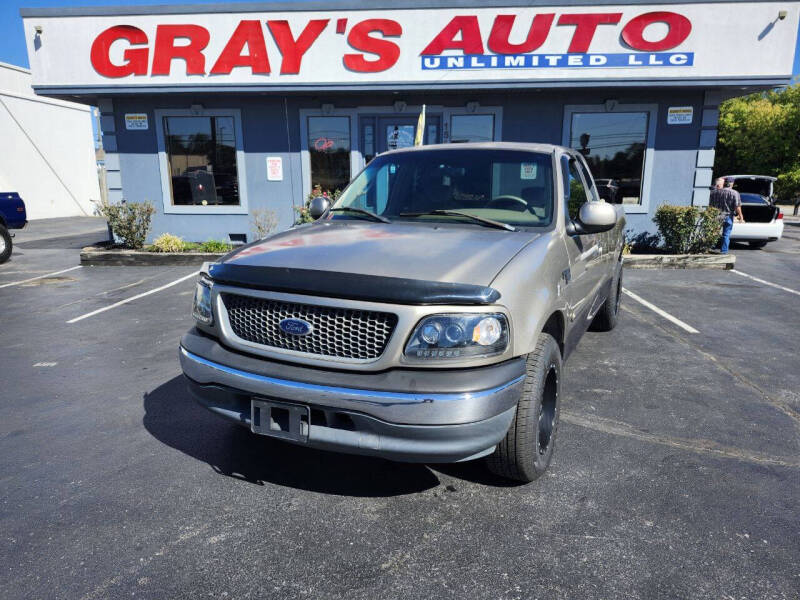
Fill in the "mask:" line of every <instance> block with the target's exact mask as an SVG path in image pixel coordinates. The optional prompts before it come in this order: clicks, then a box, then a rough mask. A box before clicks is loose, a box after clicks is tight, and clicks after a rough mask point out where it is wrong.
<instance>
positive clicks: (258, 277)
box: [208, 263, 500, 305]
mask: <svg viewBox="0 0 800 600" xmlns="http://www.w3.org/2000/svg"><path fill="white" fill-rule="evenodd" d="M208 275H209V277H211V279H213V280H214V281H216V282H219V283H222V284H227V285H233V286H239V287H246V288H251V289H257V290H266V291H271V292H283V293H286V294H303V295H308V296H324V297H328V298H343V299H347V300H362V301H365V302H386V303H390V304H392V303H394V304H412V305H413V304H458V305H462V304H463V305H469V304H473V305H474V304H494V303H495V302H497V301H498V300H499V299H500V292H498V291H497V290H496V289H494V288H491V287H488V286H482V285H472V284H467V283H447V282H440V281H424V280H419V279H403V278H400V277H383V276H376V275H359V274H358V273H334V272H331V271H318V270H315V269H290V268H285V267H254V266H245V265H231V264H225V263H223V264H212V265H209V267H208Z"/></svg>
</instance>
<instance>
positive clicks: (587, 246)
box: [561, 155, 602, 354]
mask: <svg viewBox="0 0 800 600" xmlns="http://www.w3.org/2000/svg"><path fill="white" fill-rule="evenodd" d="M561 171H562V176H563V180H564V198H563V204H564V211H565V215H564V217H565V219H566V223H567V224H569V222H570V220H572V219H577V217H578V211H579V210H580V207H581V206H582V205H583V203H584V202H588V201H589V200H590V198H591V196H590V195H589V192H588V189H587V185H586V183H585V181H584V178H583V175H582V174H581V170H580V168H579V163H578V159H577V158H575V157H570V156H568V155H564V156H562V157H561ZM564 243H565V245H566V248H567V254H568V256H569V272H568V273H566V274H563V275H562V284H561V285H562V286H563V290H564V292H563V293H564V297H565V300H566V304H567V315H566V316H567V327H566V329H567V331H566V340H565V346H566V347H565V351H566V353H567V354H568V353H569V352H570V351H571V350H572V348H574V347H575V345H576V344H577V343H578V340H580V338H581V336H582V335H583V333H584V332H585V331H586V329H587V328H588V327H589V323H591V318H592V317H594V314H595V313H596V311H597V309H598V308H599V306H595V303H596V302H597V301H598V299H597V292H598V289H597V288H598V287H599V284H600V278H601V274H602V263H601V260H602V256H601V255H602V250H601V248H600V245H599V243H598V235H596V234H588V235H566V236H565V237H564Z"/></svg>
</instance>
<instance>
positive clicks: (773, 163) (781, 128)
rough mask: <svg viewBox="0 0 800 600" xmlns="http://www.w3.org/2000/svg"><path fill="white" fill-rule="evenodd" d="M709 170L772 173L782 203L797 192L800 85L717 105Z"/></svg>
mask: <svg viewBox="0 0 800 600" xmlns="http://www.w3.org/2000/svg"><path fill="white" fill-rule="evenodd" d="M714 170H715V172H716V175H717V176H720V175H730V174H733V173H753V174H756V175H773V176H775V177H777V178H778V182H777V183H776V186H775V193H776V195H777V196H778V197H779V198H780V199H781V200H782V201H783V202H789V201H791V200H792V199H793V198H794V197H795V196H797V195H798V194H800V84H798V85H793V86H790V87H787V88H785V89H783V90H778V91H769V92H759V93H757V94H751V95H749V96H744V97H742V98H733V99H731V100H727V101H725V102H723V103H722V105H721V106H720V118H719V141H718V143H717V152H716V160H715V169H714Z"/></svg>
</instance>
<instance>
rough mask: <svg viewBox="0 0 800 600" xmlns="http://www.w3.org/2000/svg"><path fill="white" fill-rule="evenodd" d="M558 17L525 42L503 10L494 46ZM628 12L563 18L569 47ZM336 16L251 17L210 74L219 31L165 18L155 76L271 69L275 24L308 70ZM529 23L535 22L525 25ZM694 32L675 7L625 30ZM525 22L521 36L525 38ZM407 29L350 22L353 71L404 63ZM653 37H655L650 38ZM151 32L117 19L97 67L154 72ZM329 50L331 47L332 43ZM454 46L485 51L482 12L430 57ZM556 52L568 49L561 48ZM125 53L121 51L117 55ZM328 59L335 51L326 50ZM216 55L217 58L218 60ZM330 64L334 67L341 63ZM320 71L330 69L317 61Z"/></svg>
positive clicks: (639, 43) (636, 40)
mask: <svg viewBox="0 0 800 600" xmlns="http://www.w3.org/2000/svg"><path fill="white" fill-rule="evenodd" d="M555 17H556V15H555V14H554V13H542V14H537V15H534V16H533V18H532V19H531V22H530V26H529V27H528V30H527V33H526V35H525V38H524V41H520V42H519V43H512V42H511V38H512V30H513V28H514V25H515V24H516V18H517V15H514V14H503V15H497V16H496V17H495V18H494V21H493V22H492V28H491V31H490V32H489V37H488V40H487V50H486V51H487V52H491V53H494V54H499V55H503V54H505V55H508V54H526V53H530V52H534V51H536V50H538V49H539V48H541V47H542V46H543V45H544V44H545V43H546V41H547V39H548V37H549V34H550V31H551V29H552V27H553V23H554V21H555ZM621 18H622V13H568V14H563V15H561V16H560V17H559V18H558V21H557V24H558V25H559V26H572V27H574V28H575V30H574V32H573V33H572V38H571V39H570V42H569V46H568V48H567V49H566V50H567V52H569V53H579V54H584V53H587V52H589V51H590V47H591V45H592V42H593V40H594V37H595V33H596V32H597V28H598V27H599V26H600V25H618V24H619V23H620V19H621ZM329 21H330V19H311V20H309V21H308V22H307V23H306V25H305V27H304V28H303V30H302V31H301V32H300V34H299V35H298V36H297V38H295V37H294V34H293V33H292V28H291V26H290V25H289V22H288V21H286V20H270V21H267V22H266V23H264V22H260V21H257V20H243V21H240V22H239V23H238V25H237V26H236V29H235V30H234V31H233V33H232V34H231V35H230V37H229V38H228V40H227V41H226V42H225V45H224V47H223V49H222V52H220V54H219V56H218V57H216V61H215V62H214V66H213V67H212V68H211V71H210V72H207V71H206V49H207V47H208V44H209V41H210V39H211V33H210V32H209V30H208V29H206V28H205V27H202V26H200V25H193V24H181V25H178V24H165V25H158V26H156V28H155V41H154V42H153V47H152V66H151V68H150V75H170V74H171V69H172V61H173V60H174V59H180V60H183V61H184V62H185V74H186V75H201V76H203V75H206V74H208V75H230V74H231V72H232V71H233V69H235V68H237V67H249V68H250V73H251V74H253V75H269V74H270V73H271V68H270V62H269V56H268V52H267V46H266V41H265V31H264V27H265V25H266V28H267V29H269V31H270V33H271V34H272V37H273V38H274V40H275V44H276V45H277V47H278V50H279V51H280V52H281V69H280V73H281V74H282V75H297V74H299V73H300V69H301V65H302V61H303V57H304V56H305V54H306V53H307V52H308V50H309V49H310V48H311V46H313V45H314V44H315V43H316V41H317V40H318V39H320V37H321V36H322V34H323V32H324V30H325V29H326V27H327V25H328V22H329ZM655 23H663V24H664V25H666V33H664V34H663V35H662V36H661V39H659V40H652V39H646V38H645V32H646V31H647V29H648V27H650V26H651V25H653V24H655ZM525 26H527V20H526V22H525V24H524V25H521V27H525ZM346 29H347V19H344V18H340V19H337V20H336V33H337V34H344V33H345V31H346ZM691 31H692V23H691V21H689V19H688V18H686V17H685V16H683V15H681V14H679V13H674V12H668V11H654V12H648V13H645V14H641V15H638V16H636V17H634V18H632V19H631V20H630V21H628V22H627V23H626V24H625V25H624V26H623V27H622V29H621V43H622V44H624V45H627V46H628V47H629V48H630V49H632V50H635V51H640V52H662V51H666V50H670V49H672V48H675V47H676V46H678V45H680V44H682V43H683V42H685V41H686V39H687V38H688V37H689V35H690V34H691ZM523 33H525V30H524V28H523V29H522V30H521V31H519V35H515V36H514V38H515V39H518V40H522V35H521V34H523ZM402 35H403V27H402V26H401V24H400V23H399V22H398V21H396V20H394V19H366V20H363V21H361V22H359V23H356V24H355V25H354V26H353V27H352V28H350V30H349V33H348V35H347V43H348V44H349V45H350V47H351V48H353V49H354V50H355V52H350V53H344V54H342V55H340V56H341V60H342V62H343V64H344V66H345V67H346V68H347V69H349V70H350V71H355V72H359V73H378V72H381V71H386V70H387V69H390V68H392V67H393V66H394V65H396V64H397V62H398V60H399V59H400V54H401V48H400V45H399V44H398V43H395V42H394V41H392V40H391V39H389V38H399V37H401V36H402ZM650 37H651V38H652V36H650ZM340 39H341V38H336V37H335V36H334V35H333V32H332V31H331V35H329V36H328V38H327V40H326V42H327V43H328V44H331V46H330V48H335V47H337V44H338V47H341V46H343V45H344V44H339V42H337V41H336V40H340ZM149 41H150V40H149V39H148V35H147V34H146V33H145V31H143V30H142V29H139V28H138V27H133V26H131V25H116V26H114V27H110V28H109V29H106V30H105V31H103V32H102V33H100V34H99V35H98V36H97V37H96V38H95V40H94V41H93V42H92V46H91V50H90V59H91V63H92V66H93V67H94V69H95V70H96V71H97V73H99V74H100V75H102V76H103V77H108V78H120V77H128V76H130V75H133V76H143V75H147V74H148V64H149V60H150V50H151V49H150V48H149V47H148V43H149ZM118 42H119V43H120V44H122V43H123V42H126V43H127V46H125V47H124V48H123V49H122V53H121V55H122V59H121V60H118V61H117V62H112V60H111V56H110V53H111V47H112V45H114V44H115V43H118ZM326 49H327V47H326ZM448 51H459V52H461V53H462V54H466V55H482V54H484V40H483V37H482V35H481V30H480V24H479V21H478V17H477V16H475V15H458V16H455V17H453V18H452V19H451V20H450V21H449V22H448V23H447V25H445V26H444V28H443V29H442V30H441V31H440V32H439V33H438V34H437V35H436V36H435V37H434V38H433V40H431V42H430V43H429V44H428V45H427V46H425V48H424V49H423V50H422V52H421V53H420V54H421V55H423V56H437V55H441V54H444V53H445V52H448ZM553 51H554V52H558V51H561V52H563V51H564V49H563V48H560V49H553ZM116 55H117V54H116V53H115V56H116ZM325 58H326V59H327V60H335V57H333V56H328V55H326V57H325ZM211 59H212V57H209V60H211ZM334 65H335V63H333V62H332V63H330V65H329V66H334ZM317 67H318V69H324V68H325V67H324V66H322V67H320V66H317Z"/></svg>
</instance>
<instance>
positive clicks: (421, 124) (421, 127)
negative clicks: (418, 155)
mask: <svg viewBox="0 0 800 600" xmlns="http://www.w3.org/2000/svg"><path fill="white" fill-rule="evenodd" d="M424 139H425V105H424V104H423V105H422V112H421V113H419V120H418V121H417V134H416V135H415V136H414V145H415V146H422V142H423V140H424Z"/></svg>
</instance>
